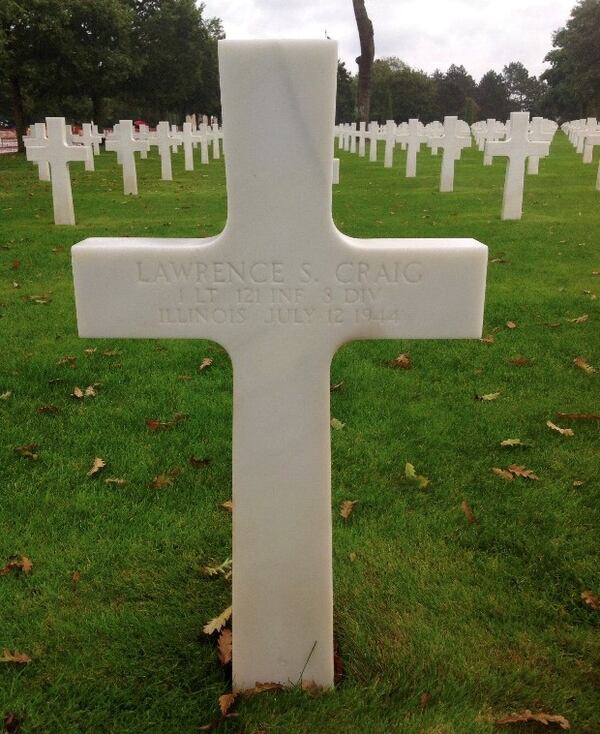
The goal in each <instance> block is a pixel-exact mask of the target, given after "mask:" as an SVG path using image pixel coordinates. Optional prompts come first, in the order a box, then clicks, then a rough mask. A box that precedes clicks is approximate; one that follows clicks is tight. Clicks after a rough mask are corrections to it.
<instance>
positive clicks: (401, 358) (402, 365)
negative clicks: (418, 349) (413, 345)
mask: <svg viewBox="0 0 600 734" xmlns="http://www.w3.org/2000/svg"><path fill="white" fill-rule="evenodd" d="M390 367H396V368H398V369H401V370H410V369H412V359H411V357H410V352H403V353H402V354H399V355H398V356H397V357H396V358H395V359H392V361H391V362H390Z"/></svg>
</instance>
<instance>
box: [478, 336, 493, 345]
mask: <svg viewBox="0 0 600 734" xmlns="http://www.w3.org/2000/svg"><path fill="white" fill-rule="evenodd" d="M479 341H480V342H481V343H482V344H493V343H494V342H495V341H496V339H495V338H494V337H493V336H492V335H491V334H487V336H482V337H481V339H480V340H479Z"/></svg>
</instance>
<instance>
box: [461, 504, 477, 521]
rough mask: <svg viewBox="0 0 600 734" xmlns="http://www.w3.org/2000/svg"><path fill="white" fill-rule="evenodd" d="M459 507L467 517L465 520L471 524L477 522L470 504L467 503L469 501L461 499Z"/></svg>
mask: <svg viewBox="0 0 600 734" xmlns="http://www.w3.org/2000/svg"><path fill="white" fill-rule="evenodd" d="M460 509H461V510H462V511H463V513H464V515H465V517H466V518H467V520H468V521H469V523H470V524H471V525H478V524H479V520H478V519H477V518H476V517H475V513H474V512H473V510H472V509H471V506H470V505H469V503H468V502H467V501H466V500H463V501H462V502H461V503H460Z"/></svg>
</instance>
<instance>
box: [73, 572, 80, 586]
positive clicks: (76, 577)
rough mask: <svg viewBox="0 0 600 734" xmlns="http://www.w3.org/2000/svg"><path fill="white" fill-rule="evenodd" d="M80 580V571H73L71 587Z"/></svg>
mask: <svg viewBox="0 0 600 734" xmlns="http://www.w3.org/2000/svg"><path fill="white" fill-rule="evenodd" d="M80 581H81V571H73V573H72V574H71V583H72V584H73V587H75V586H77V584H78V583H79V582H80Z"/></svg>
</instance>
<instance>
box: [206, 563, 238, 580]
mask: <svg viewBox="0 0 600 734" xmlns="http://www.w3.org/2000/svg"><path fill="white" fill-rule="evenodd" d="M231 564H232V560H231V558H226V559H225V560H224V561H223V563H221V565H220V566H202V568H201V569H200V570H201V571H202V573H203V574H204V575H205V576H219V575H221V576H224V577H225V578H226V579H230V578H231Z"/></svg>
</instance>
